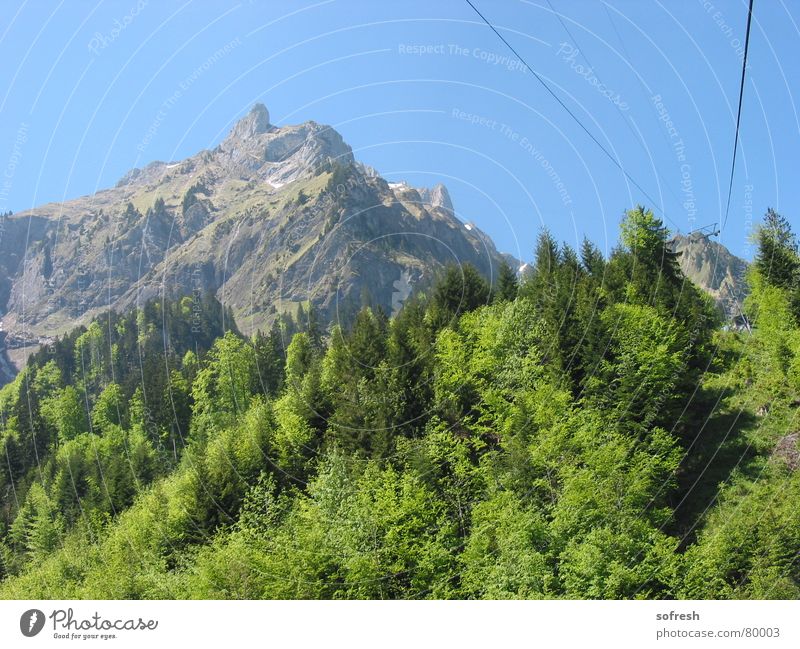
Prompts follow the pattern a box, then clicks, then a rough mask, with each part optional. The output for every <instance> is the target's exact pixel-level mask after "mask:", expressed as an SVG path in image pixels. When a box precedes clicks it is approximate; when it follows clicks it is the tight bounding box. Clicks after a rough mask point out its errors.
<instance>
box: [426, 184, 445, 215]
mask: <svg viewBox="0 0 800 649" xmlns="http://www.w3.org/2000/svg"><path fill="white" fill-rule="evenodd" d="M419 195H420V198H421V199H422V202H423V203H425V204H426V205H430V206H431V207H438V208H441V209H443V210H445V211H447V212H448V213H449V214H453V201H452V200H451V199H450V192H448V191H447V187H445V186H444V185H443V184H442V183H438V184H436V185H434V186H433V187H431V188H430V189H427V188H425V189H421V190H419Z"/></svg>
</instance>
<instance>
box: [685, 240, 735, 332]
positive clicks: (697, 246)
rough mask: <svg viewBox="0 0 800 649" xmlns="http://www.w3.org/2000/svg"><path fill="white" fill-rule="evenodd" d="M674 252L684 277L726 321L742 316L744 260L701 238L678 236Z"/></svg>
mask: <svg viewBox="0 0 800 649" xmlns="http://www.w3.org/2000/svg"><path fill="white" fill-rule="evenodd" d="M673 250H675V252H679V253H680V257H679V261H680V266H681V269H682V270H683V272H684V274H685V275H686V276H687V277H688V278H689V279H691V280H692V281H693V282H694V283H695V284H697V285H698V286H699V287H700V288H702V289H703V290H704V291H706V292H707V293H708V294H709V295H711V297H713V298H714V300H715V302H716V303H717V305H718V306H719V308H720V309H721V311H722V312H723V314H724V315H725V319H726V320H733V319H734V318H735V317H736V316H738V315H740V314H741V308H742V301H743V300H744V298H745V297H747V294H748V288H747V282H746V279H745V275H746V273H747V262H746V261H745V260H744V259H741V258H740V257H737V256H736V255H734V254H733V253H731V252H730V250H728V249H727V248H726V247H725V246H723V245H722V244H720V243H717V242H716V241H711V239H710V238H709V237H707V236H703V235H700V234H689V235H684V234H679V235H677V236H676V237H675V238H674V239H673Z"/></svg>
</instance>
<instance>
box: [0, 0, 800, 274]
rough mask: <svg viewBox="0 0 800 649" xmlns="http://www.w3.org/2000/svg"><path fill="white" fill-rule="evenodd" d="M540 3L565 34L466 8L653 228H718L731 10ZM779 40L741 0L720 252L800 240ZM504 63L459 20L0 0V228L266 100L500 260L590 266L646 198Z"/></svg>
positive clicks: (790, 87)
mask: <svg viewBox="0 0 800 649" xmlns="http://www.w3.org/2000/svg"><path fill="white" fill-rule="evenodd" d="M550 2H551V3H552V7H553V8H554V9H555V11H556V12H558V13H560V14H562V20H563V22H564V23H565V24H566V26H567V29H568V30H569V32H571V34H572V35H571V36H569V35H568V34H567V32H566V31H565V30H564V28H563V27H562V25H561V24H560V22H559V20H558V18H557V16H556V14H554V13H553V12H552V11H551V8H550V6H549V4H548V2H547V0H532V1H531V2H527V1H522V0H502V1H498V0H476V4H477V5H478V6H479V7H480V8H481V10H482V11H483V12H484V13H485V14H486V15H487V17H489V18H490V19H491V20H492V21H493V22H494V23H495V24H496V26H497V27H498V29H499V30H500V31H501V32H502V33H503V34H504V36H505V37H506V38H507V39H508V40H509V41H510V42H511V43H512V44H513V45H514V46H515V47H516V48H517V50H518V51H519V52H520V54H522V56H523V57H524V58H526V59H527V61H528V63H529V64H530V65H531V66H532V67H533V68H534V69H535V70H536V71H537V72H538V73H539V74H541V75H542V76H543V78H545V79H547V80H548V82H549V83H550V84H551V85H552V87H553V88H554V90H555V91H556V92H557V93H558V94H559V95H560V96H561V97H562V98H563V101H564V102H565V103H566V104H567V105H568V106H569V107H570V108H571V109H572V110H573V111H574V112H575V113H576V114H577V115H578V116H579V117H580V119H581V120H583V121H584V123H585V124H586V125H587V126H588V127H589V128H590V130H591V131H592V132H593V133H594V134H595V135H596V137H597V138H598V139H599V140H600V141H602V142H603V144H604V145H605V146H606V147H607V149H609V150H610V151H611V152H612V153H613V154H614V156H615V157H617V158H618V160H619V161H620V164H621V165H622V166H623V167H624V168H625V169H626V170H627V171H628V172H629V173H630V174H631V175H632V176H633V177H634V178H635V179H636V181H637V182H638V183H639V184H641V185H642V187H643V188H644V189H645V191H646V192H647V194H649V195H650V196H651V197H652V198H653V199H655V201H656V202H657V203H658V204H659V206H660V207H663V209H664V211H665V212H666V214H667V216H668V217H669V218H668V219H667V220H666V223H667V225H669V226H670V227H671V228H672V229H677V228H680V229H681V230H683V231H687V230H689V229H691V228H692V227H694V226H699V225H705V224H706V223H711V222H714V221H721V215H722V212H723V211H724V208H725V199H726V196H727V189H728V174H729V169H730V160H731V148H732V143H733V132H734V123H735V110H736V100H737V96H738V88H739V77H740V74H741V62H740V55H741V43H742V42H743V40H744V27H745V19H746V13H747V6H746V2H745V0H725V1H723V0H713V1H707V0H681V1H678V2H674V1H668V0H661V1H659V0H654V1H651V0H609V2H608V3H603V2H602V1H601V0H596V1H595V0H591V1H590V0H580V1H576V0H571V1H569V2H567V1H566V0H550ZM798 24H800V7H798V5H797V4H796V3H790V2H788V1H786V0H756V2H755V18H754V23H753V28H752V35H751V51H750V69H749V73H748V82H747V86H746V91H745V105H744V114H743V120H742V132H741V133H742V134H741V149H740V153H739V155H740V157H739V164H738V169H737V173H736V177H735V180H734V185H733V200H732V208H731V211H730V217H729V221H728V225H727V228H726V229H725V231H724V232H723V234H722V237H721V240H722V242H723V243H725V244H726V245H728V246H729V247H730V248H731V249H732V250H733V251H734V252H735V253H737V254H740V255H744V256H750V255H751V253H752V250H751V249H750V248H749V246H748V243H747V241H748V239H747V231H748V229H749V228H750V227H751V226H752V224H753V223H756V222H758V220H759V219H760V217H761V215H762V214H763V212H764V211H765V209H766V208H767V207H768V206H773V207H776V208H777V209H778V210H779V211H781V212H782V213H784V215H785V216H787V217H788V218H789V219H790V220H791V221H792V223H793V224H794V226H795V229H800V228H798V226H800V181H798V176H797V174H798V164H797V163H798V150H799V149H800V147H798V145H799V144H800V117H799V116H798V115H799V110H798V109H799V108H800V106H798V105H797V104H800V101H799V100H798V98H797V97H796V96H795V94H796V90H797V89H798V88H800V70H799V69H798V65H797V61H800V31H798ZM120 26H121V28H120ZM573 39H574V40H573ZM576 41H577V43H576ZM416 46H421V47H422V50H421V51H420V50H419V49H415V47H416ZM576 49H579V50H580V52H575V51H574V50H576ZM737 50H739V51H738V52H737ZM509 56H511V55H510V53H509V52H508V51H507V50H505V48H504V46H503V45H502V43H500V41H499V40H498V39H497V38H496V36H494V34H492V33H491V32H490V30H489V29H488V28H487V27H486V26H485V25H483V24H482V23H480V22H479V21H478V19H477V17H476V16H475V15H474V14H473V13H472V11H471V9H470V8H469V7H468V5H467V4H466V3H465V2H463V1H461V0H435V1H433V0H425V1H416V0H404V1H402V2H401V1H385V2H384V1H381V2H379V1H378V0H330V1H327V2H325V1H322V2H320V1H316V2H315V1H314V0H304V1H302V2H256V1H253V2H248V1H247V0H244V1H242V2H239V3H233V2H231V3H228V2H212V1H210V0H208V1H202V0H195V1H194V2H177V1H172V0H163V1H156V0H149V1H145V0H114V1H108V2H98V3H93V2H89V1H85V2H65V1H61V2H56V1H55V0H53V1H49V0H48V1H45V0H29V1H28V2H17V3H15V2H9V1H6V2H4V3H3V11H2V15H0V57H1V58H2V61H3V65H2V67H0V211H5V210H7V209H11V210H14V211H21V210H23V209H26V208H28V207H31V206H34V205H39V204H42V203H45V202H49V201H59V200H63V199H68V198H72V197H76V196H80V195H84V194H90V193H92V192H94V191H96V190H99V189H102V188H105V187H108V186H110V185H113V184H114V183H115V182H116V181H117V180H118V179H119V178H120V177H121V176H122V175H123V174H124V173H125V171H127V170H128V169H130V168H131V167H134V166H143V165H144V164H146V163H148V162H150V161H152V160H175V159H180V158H183V157H186V156H188V155H191V154H193V153H195V152H196V151H198V150H200V149H203V148H210V147H213V146H214V145H216V143H217V142H219V140H220V139H221V138H222V137H224V135H225V133H226V132H227V130H228V129H229V128H230V125H231V123H232V122H233V121H234V120H236V119H237V118H238V117H240V116H241V115H243V114H244V113H246V112H247V110H248V108H249V107H250V106H251V105H252V104H253V103H254V102H256V101H261V102H263V103H265V104H266V105H267V107H268V108H269V110H270V113H271V116H272V122H273V123H276V124H279V125H280V124H289V123H297V122H301V121H305V120H309V119H313V120H316V121H318V122H321V123H327V124H331V125H333V126H335V127H336V128H337V129H338V130H339V131H340V132H341V133H342V134H343V136H344V137H345V139H346V141H347V142H349V143H350V145H351V146H352V147H353V149H354V151H355V155H356V157H357V158H359V159H360V160H362V161H364V162H366V163H368V164H370V165H372V166H374V167H376V168H377V169H378V170H379V171H380V172H381V173H382V174H383V175H384V176H386V177H387V178H389V179H390V180H399V179H407V180H409V181H410V182H411V183H412V184H419V185H432V184H434V183H435V182H444V183H445V184H446V185H447V186H448V187H449V189H450V191H451V194H452V196H453V199H454V202H455V206H456V210H457V212H458V213H459V216H460V217H461V218H463V219H464V220H471V221H474V222H475V223H476V224H478V226H479V227H481V228H482V229H483V230H485V231H486V232H488V233H489V234H491V235H492V237H493V238H494V239H495V241H496V242H497V243H498V246H499V247H500V248H501V249H503V250H506V251H508V252H511V253H513V254H516V255H518V256H521V257H523V258H526V259H527V258H530V256H531V250H532V247H533V241H534V239H535V236H536V233H537V231H538V229H539V228H540V227H541V225H546V226H547V227H549V228H550V229H551V230H552V231H553V232H554V234H555V235H556V236H557V237H558V238H559V239H561V240H565V241H567V242H569V243H571V244H576V243H578V242H579V241H580V239H581V238H582V236H583V234H584V233H585V234H587V235H588V236H589V237H590V238H591V239H593V240H594V241H596V242H597V243H598V244H599V245H600V246H601V247H602V248H603V249H605V250H606V251H608V250H609V249H610V247H611V246H612V245H613V244H614V242H615V240H616V237H617V227H618V223H619V219H620V216H621V214H622V212H623V210H624V209H626V208H628V207H630V206H632V205H635V204H636V203H644V204H648V205H649V204H650V201H649V199H647V198H646V197H645V196H644V195H643V194H642V193H641V192H639V190H637V189H636V188H635V187H634V186H632V185H630V183H628V182H627V181H626V179H625V177H624V176H623V175H622V173H621V172H620V171H619V169H617V168H616V167H615V166H614V165H613V164H612V163H611V162H610V161H609V160H608V159H607V158H606V157H605V155H604V154H603V153H602V152H601V151H600V150H599V149H598V148H597V147H596V145H595V144H594V143H593V142H592V141H591V140H590V139H589V137H588V136H587V135H586V134H585V133H584V132H583V131H581V129H580V127H578V126H577V125H576V124H575V123H574V122H572V120H571V119H570V118H569V116H568V115H567V114H566V113H565V112H564V110H563V109H562V108H561V107H560V106H559V105H558V104H557V103H556V102H555V101H554V100H553V98H552V97H551V96H549V95H548V94H547V92H546V91H545V90H544V88H542V87H541V86H540V85H539V83H538V82H537V81H536V79H535V78H534V77H533V75H531V74H530V73H528V72H526V71H524V70H523V69H521V66H520V65H519V64H517V63H516V62H515V61H514V60H509V59H508V58H506V59H503V57H509ZM498 60H499V61H498ZM590 63H591V66H593V68H592V70H589V67H590ZM579 66H580V67H579ZM599 84H603V85H602V86H601V85H599ZM604 89H605V92H603V90H604ZM607 95H608V96H607ZM654 97H655V99H654ZM658 97H660V101H658ZM667 117H669V119H670V120H671V122H672V131H671V132H670V131H669V130H668V126H667V125H666V124H665V122H664V121H662V119H661V118H663V119H666V118H667ZM473 122H477V123H473ZM681 143H682V144H681ZM687 199H690V200H689V201H687ZM748 203H749V204H750V205H751V206H752V214H750V213H749V212H748V209H747V208H746V205H747V204H748ZM656 213H657V214H659V215H660V214H661V212H660V211H659V210H658V209H657V210H656ZM692 219H694V220H692Z"/></svg>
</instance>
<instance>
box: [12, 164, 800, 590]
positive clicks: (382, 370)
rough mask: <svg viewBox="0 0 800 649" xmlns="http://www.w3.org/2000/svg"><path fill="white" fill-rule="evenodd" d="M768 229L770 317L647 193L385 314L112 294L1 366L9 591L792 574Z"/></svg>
mask: <svg viewBox="0 0 800 649" xmlns="http://www.w3.org/2000/svg"><path fill="white" fill-rule="evenodd" d="M329 171H330V173H331V182H333V181H338V182H346V181H347V179H348V173H349V172H348V170H347V168H345V167H341V166H338V165H335V166H331V167H330V169H329ZM198 191H200V190H199V189H198ZM165 210H166V207H165V206H164V204H163V202H157V203H156V205H154V207H153V209H152V210H151V211H150V212H149V213H148V217H149V218H151V219H155V220H157V219H158V218H160V217H159V216H158V215H159V214H160V213H161V212H164V211H165ZM765 232H766V233H767V234H765ZM760 236H761V243H760V251H759V259H760V260H761V261H759V262H758V263H757V264H755V265H754V269H753V270H752V273H751V278H750V282H751V287H752V294H751V297H750V300H749V302H748V304H747V310H748V312H749V313H750V314H752V316H753V320H754V322H755V328H754V329H753V331H752V333H751V334H750V333H746V334H739V333H736V332H722V331H718V330H717V326H718V322H717V321H716V320H715V318H714V316H713V313H712V307H711V306H710V303H709V301H708V300H707V299H706V298H704V297H703V296H702V295H700V293H699V292H698V290H697V289H696V288H695V287H693V286H692V285H691V284H690V283H688V282H687V281H686V279H685V278H684V277H683V275H682V274H681V272H680V268H679V266H678V264H677V258H676V256H675V255H674V253H672V251H671V248H670V242H669V234H668V232H667V231H666V229H665V228H664V227H663V224H662V223H661V222H660V221H659V220H658V219H656V218H655V217H654V216H653V214H652V212H649V211H646V210H644V209H643V208H637V209H635V210H632V211H630V212H628V213H627V214H626V216H625V219H624V221H623V224H622V236H621V244H620V246H619V247H617V248H616V249H615V250H614V251H613V252H612V254H611V255H610V257H609V258H608V259H606V258H604V256H603V255H602V254H601V253H600V251H599V250H598V249H597V248H596V247H595V246H593V245H592V244H591V243H589V242H587V241H584V242H583V244H582V246H581V248H580V252H579V253H577V252H576V251H574V250H573V249H572V248H570V247H569V246H565V245H562V246H559V245H558V244H557V242H556V241H555V240H554V239H553V238H552V237H551V236H550V235H549V234H548V233H547V232H542V233H541V234H540V236H539V239H538V242H537V248H536V259H535V262H534V264H533V265H532V270H531V271H530V272H529V273H528V274H526V276H525V279H524V280H523V281H522V282H521V284H520V285H519V286H518V285H517V278H516V276H515V274H514V272H513V270H512V269H511V268H509V267H507V266H504V267H503V268H501V269H500V275H499V278H498V281H497V282H496V284H495V286H494V289H493V291H490V287H489V284H488V282H487V281H486V280H485V279H484V278H482V277H481V276H480V275H479V274H478V273H477V271H475V269H472V268H470V267H464V268H450V269H448V270H447V271H446V272H445V273H444V275H443V276H442V278H441V279H440V281H439V282H438V283H437V284H436V285H435V286H434V287H433V290H432V292H431V296H430V298H428V297H426V296H425V295H421V294H420V295H417V296H414V297H412V298H411V299H410V300H407V301H406V303H405V305H404V307H403V309H402V311H401V312H400V313H399V314H398V315H397V316H396V317H394V318H393V319H392V320H391V321H390V320H388V319H387V318H386V317H385V315H384V314H382V312H381V311H380V310H373V309H372V308H370V307H369V305H368V300H365V305H364V307H363V308H362V309H361V310H360V311H359V310H356V309H353V311H352V317H349V316H348V318H347V319H346V324H345V325H343V326H334V327H332V328H331V329H330V330H329V331H328V332H323V329H322V326H321V324H320V322H319V321H318V320H317V316H316V312H315V310H314V308H313V307H312V306H310V305H309V307H308V308H306V307H305V306H304V307H303V308H302V311H300V312H299V313H298V320H297V322H295V321H294V320H293V319H291V318H278V319H277V321H276V323H275V325H274V326H273V327H272V328H271V329H270V330H269V332H256V333H255V334H254V335H253V336H252V337H251V338H250V339H245V338H244V337H242V336H241V335H239V333H238V332H237V330H236V329H235V327H233V328H229V329H228V330H227V331H225V330H223V326H222V323H223V322H225V323H228V322H231V321H230V320H229V317H230V312H229V311H227V310H226V309H224V308H223V307H222V306H221V305H220V304H219V303H218V302H216V301H215V300H214V299H213V298H212V297H211V296H206V297H204V298H198V297H197V296H192V297H185V298H182V299H180V300H178V301H175V302H171V301H164V302H151V303H147V304H145V305H144V306H143V307H142V308H140V309H137V310H135V311H133V312H131V313H129V314H124V315H118V314H107V315H106V316H103V317H101V318H100V319H98V320H97V321H95V322H93V323H90V324H89V326H88V327H86V328H79V329H77V330H76V331H74V332H72V333H71V334H69V335H67V336H65V337H63V338H62V339H60V340H58V341H56V344H55V345H54V346H53V348H52V349H51V350H47V351H46V352H44V351H42V352H39V353H38V354H36V355H34V356H33V357H32V358H31V361H30V362H29V364H28V366H27V368H26V369H25V370H24V371H23V372H21V373H20V374H19V376H18V377H17V378H16V379H15V380H14V381H13V382H12V383H10V384H9V385H7V386H5V387H3V388H2V389H0V454H1V455H2V457H3V458H4V459H5V463H4V465H0V493H2V494H3V500H2V509H0V557H2V569H0V596H2V597H23V598H48V597H58V598H173V597H187V598H428V597H430V598H607V599H632V598H675V597H691V598H744V597H752V598H770V597H783V598H796V597H798V595H800V571H798V562H797V557H798V555H799V554H800V542H799V541H798V539H800V516H798V508H797V501H798V498H800V477H798V476H800V472H798V466H799V465H800V448H799V447H798V436H797V434H796V433H793V432H792V431H793V430H794V428H791V427H792V426H795V424H796V413H797V404H798V403H800V329H799V328H798V326H797V322H796V320H795V319H794V315H795V313H796V312H795V311H794V308H795V307H794V304H795V303H794V301H793V300H794V291H795V285H794V284H792V283H791V282H790V281H789V279H790V278H791V273H792V272H794V271H792V264H791V263H790V262H791V261H792V259H793V257H792V254H796V250H795V249H794V243H793V235H791V231H790V229H788V225H787V224H786V223H785V222H784V221H781V220H780V219H779V218H778V217H777V216H771V217H768V219H767V223H766V225H765V229H764V230H763V231H762V234H761V235H760ZM792 251H794V252H792ZM780 255H783V257H781V259H783V260H784V261H782V262H781V263H780V264H773V265H765V264H766V260H767V259H770V258H771V259H773V260H774V259H777V258H778V257H780ZM787 260H788V261H787ZM784 262H785V263H784ZM776 269H782V270H780V272H777V270H776ZM787 269H788V270H787ZM787 272H788V273H789V274H788V275H787V274H786V273H787ZM787 278H789V279H787ZM719 485H723V486H722V487H721V488H719Z"/></svg>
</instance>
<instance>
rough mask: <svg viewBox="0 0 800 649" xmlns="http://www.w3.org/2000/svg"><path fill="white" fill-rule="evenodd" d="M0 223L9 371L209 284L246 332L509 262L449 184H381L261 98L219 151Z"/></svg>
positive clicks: (329, 138)
mask: <svg viewBox="0 0 800 649" xmlns="http://www.w3.org/2000/svg"><path fill="white" fill-rule="evenodd" d="M0 225H2V228H0V320H1V322H0V348H2V347H3V344H5V345H7V347H8V350H7V355H8V358H9V359H10V360H11V362H12V363H13V364H14V365H16V366H17V367H19V366H20V365H22V364H23V363H24V360H25V358H24V357H26V356H27V354H28V353H30V352H31V351H32V350H33V349H35V348H36V346H38V345H42V344H46V343H47V342H48V341H50V340H51V339H52V338H53V337H54V336H56V335H60V334H63V333H65V332H67V331H69V330H70V329H72V328H73V327H75V326H76V325H77V324H80V323H85V322H87V321H88V320H90V319H91V318H93V317H95V316H97V315H98V314H100V313H102V312H104V311H106V310H108V309H114V310H117V311H122V310H125V309H126V308H128V307H130V306H132V305H134V304H140V303H142V302H143V301H144V300H146V299H149V298H152V297H156V296H170V297H175V296H180V295H186V294H192V293H200V292H204V291H206V290H211V291H213V292H214V293H215V294H216V297H217V298H218V299H219V300H220V301H222V302H223V303H225V304H226V305H227V306H230V307H232V309H233V313H234V315H235V317H236V321H237V324H238V325H239V327H240V329H242V330H243V331H244V332H246V333H247V332H252V331H254V330H256V329H258V328H266V327H268V326H269V325H270V323H271V322H272V321H273V320H274V319H275V318H276V317H278V315H279V314H281V313H290V314H296V313H297V312H298V309H299V307H300V306H301V305H305V306H307V305H308V304H309V303H312V304H314V305H315V306H316V307H317V308H318V310H319V314H320V318H321V319H323V320H326V321H330V320H336V319H338V318H342V317H344V316H346V315H347V314H349V313H351V312H352V311H353V310H354V309H357V308H358V307H359V306H360V305H361V301H362V299H364V296H367V295H369V296H370V299H371V301H372V303H373V304H374V305H378V304H379V305H381V306H383V307H384V308H385V309H386V311H387V312H389V313H390V312H391V311H392V308H393V307H394V308H397V306H398V305H399V303H401V302H402V300H403V299H405V297H406V296H407V295H408V294H409V293H410V290H411V287H424V286H426V285H427V283H428V282H430V281H431V280H432V279H433V276H434V275H435V274H436V273H437V271H438V270H440V268H441V267H442V266H443V265H444V264H446V263H449V262H456V263H471V264H473V265H474V266H476V267H477V268H478V269H479V270H480V271H481V272H482V273H484V274H485V275H486V276H487V277H492V276H493V275H494V274H495V268H496V266H497V265H498V264H499V263H500V262H501V260H502V259H503V258H504V257H503V256H502V255H501V254H500V253H499V252H498V251H497V250H496V248H495V247H494V244H493V243H492V241H491V239H490V238H489V237H488V236H487V235H485V234H483V233H482V232H480V231H479V230H478V229H477V228H476V227H475V226H474V225H472V224H465V223H463V222H462V221H460V220H459V219H458V218H457V217H456V216H455V212H454V209H453V205H452V201H451V199H450V196H449V194H448V192H447V189H446V188H445V187H444V186H443V185H437V186H435V187H433V188H422V189H417V188H414V187H411V186H409V185H407V184H405V183H388V182H386V181H385V180H384V179H383V178H381V177H380V175H379V174H378V173H377V172H376V171H375V170H373V169H371V168H369V167H367V166H365V165H363V164H361V163H359V162H357V161H356V160H355V159H354V158H353V152H352V150H351V148H350V147H349V146H348V145H347V144H346V143H345V142H344V140H343V139H342V137H341V135H340V134H339V133H337V132H336V131H335V130H334V129H333V128H331V127H329V126H324V125H321V124H317V123H316V122H313V121H309V122H305V123H303V124H298V125H289V126H276V125H274V124H272V123H271V122H270V115H269V112H268V110H267V108H266V107H265V106H263V105H261V104H257V105H256V106H254V107H253V108H252V110H251V111H250V112H249V113H248V114H247V115H246V116H245V117H244V118H242V119H241V120H240V121H238V122H237V123H236V124H235V125H234V127H233V128H232V130H231V132H230V133H229V134H228V136H227V137H226V138H225V139H224V140H223V141H222V142H221V143H220V144H219V146H217V147H216V148H215V149H213V150H210V151H209V150H206V151H201V152H199V153H197V154H196V155H194V156H192V157H190V158H187V159H185V160H181V161H177V162H152V163H151V164H149V165H147V166H146V167H144V168H142V169H133V170H131V171H130V172H128V173H127V174H126V175H125V176H124V177H123V178H122V179H121V180H120V181H119V182H118V183H117V185H116V186H115V187H113V188H111V189H106V190H104V191H99V192H97V193H96V194H94V195H91V196H84V197H82V198H77V199H75V200H70V201H66V202H64V203H52V204H48V205H43V206H41V207H37V208H35V209H32V210H28V211H25V212H21V213H18V214H15V215H12V216H6V217H5V219H4V221H3V222H2V223H0ZM509 259H510V258H509ZM512 263H516V262H514V261H513V260H512ZM3 339H4V340H3ZM3 362H4V363H5V364H3V363H0V373H4V374H6V375H7V376H6V378H9V377H8V375H9V374H10V373H11V372H13V368H11V367H10V366H9V364H8V361H7V360H6V359H3Z"/></svg>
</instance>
